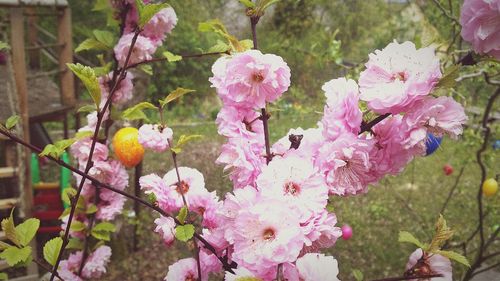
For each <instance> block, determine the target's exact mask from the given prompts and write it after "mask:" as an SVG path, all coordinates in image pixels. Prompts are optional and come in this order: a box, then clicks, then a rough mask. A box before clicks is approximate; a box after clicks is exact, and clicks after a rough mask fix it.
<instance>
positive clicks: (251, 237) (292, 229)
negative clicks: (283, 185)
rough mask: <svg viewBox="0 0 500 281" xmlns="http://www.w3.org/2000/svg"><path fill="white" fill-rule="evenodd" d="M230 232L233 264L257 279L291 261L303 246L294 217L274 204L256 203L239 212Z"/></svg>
mask: <svg viewBox="0 0 500 281" xmlns="http://www.w3.org/2000/svg"><path fill="white" fill-rule="evenodd" d="M232 228H233V233H232V235H233V237H230V238H231V239H229V240H234V252H233V255H232V258H233V260H234V261H235V262H236V263H237V264H239V265H241V266H243V267H246V268H248V269H249V270H252V271H253V272H258V273H259V275H265V274H266V272H267V271H268V270H269V269H270V268H272V267H276V266H277V265H278V264H280V263H284V262H293V261H295V260H296V259H297V257H298V255H299V253H300V250H301V249H302V247H303V245H304V235H303V234H302V231H301V229H300V223H299V220H298V214H297V213H296V212H294V210H293V209H291V208H289V207H288V206H287V205H286V203H285V202H280V201H277V200H259V201H258V202H257V203H256V204H255V205H253V206H252V207H251V208H244V209H241V210H240V211H239V213H238V215H237V216H236V218H235V220H234V225H232ZM226 238H228V237H226Z"/></svg>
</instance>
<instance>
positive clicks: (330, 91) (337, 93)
mask: <svg viewBox="0 0 500 281" xmlns="http://www.w3.org/2000/svg"><path fill="white" fill-rule="evenodd" d="M322 89H323V91H325V96H326V98H327V100H326V105H325V109H324V114H323V118H322V119H321V123H323V136H324V137H325V138H326V139H329V140H335V139H336V138H337V137H338V136H339V135H340V134H342V133H344V132H350V133H353V134H357V133H359V131H360V126H361V121H362V117H363V115H362V113H361V110H360V109H359V107H358V102H359V91H358V84H356V82H355V81H354V80H351V79H349V80H347V79H345V78H344V77H342V78H338V79H333V80H331V81H329V82H327V83H326V84H324V85H323V87H322Z"/></svg>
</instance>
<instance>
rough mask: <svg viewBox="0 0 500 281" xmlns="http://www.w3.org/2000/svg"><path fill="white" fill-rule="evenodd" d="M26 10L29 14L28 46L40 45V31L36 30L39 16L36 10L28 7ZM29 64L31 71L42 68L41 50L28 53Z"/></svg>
mask: <svg viewBox="0 0 500 281" xmlns="http://www.w3.org/2000/svg"><path fill="white" fill-rule="evenodd" d="M26 10H27V11H28V12H29V14H30V15H29V16H28V46H35V45H38V31H37V29H36V27H35V26H36V24H37V22H38V16H37V15H36V9H35V8H33V7H28V8H26ZM28 56H29V64H30V68H31V69H39V68H40V50H39V49H37V50H30V51H29V52H28Z"/></svg>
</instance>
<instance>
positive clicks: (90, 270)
mask: <svg viewBox="0 0 500 281" xmlns="http://www.w3.org/2000/svg"><path fill="white" fill-rule="evenodd" d="M110 258H111V248H110V247H108V246H100V247H99V248H97V249H96V250H95V251H94V252H93V253H91V254H90V255H89V257H88V258H87V259H86V260H85V265H84V266H83V270H82V276H83V277H85V278H100V277H101V276H102V275H103V274H104V273H106V265H107V264H108V263H109V260H110Z"/></svg>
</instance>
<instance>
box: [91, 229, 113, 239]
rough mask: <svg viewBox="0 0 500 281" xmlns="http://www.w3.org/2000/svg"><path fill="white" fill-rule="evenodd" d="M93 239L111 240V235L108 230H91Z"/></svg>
mask: <svg viewBox="0 0 500 281" xmlns="http://www.w3.org/2000/svg"><path fill="white" fill-rule="evenodd" d="M90 234H91V235H92V236H93V237H94V238H95V239H97V240H101V241H111V236H110V232H108V231H95V230H92V232H91V233H90Z"/></svg>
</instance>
